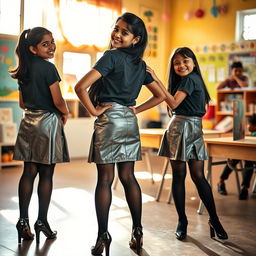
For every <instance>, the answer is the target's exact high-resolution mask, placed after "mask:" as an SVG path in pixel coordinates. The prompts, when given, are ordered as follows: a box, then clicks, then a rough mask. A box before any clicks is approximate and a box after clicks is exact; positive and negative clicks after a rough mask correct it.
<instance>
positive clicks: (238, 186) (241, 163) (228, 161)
mask: <svg viewBox="0 0 256 256" xmlns="http://www.w3.org/2000/svg"><path fill="white" fill-rule="evenodd" d="M231 162H232V161H231V159H227V165H228V167H229V168H230V169H231V170H233V171H234V172H235V175H236V184H237V190H238V194H240V190H241V189H240V187H241V186H240V179H239V175H238V172H240V171H244V170H245V169H246V168H245V167H244V161H242V160H241V161H239V165H240V168H236V166H233V165H232V164H231ZM255 167H256V166H255V164H254V166H253V167H252V168H253V169H254V173H255V172H256V168H255ZM249 169H251V168H247V170H249ZM255 190H256V177H255V179H254V184H253V186H252V192H253V193H254V191H255Z"/></svg>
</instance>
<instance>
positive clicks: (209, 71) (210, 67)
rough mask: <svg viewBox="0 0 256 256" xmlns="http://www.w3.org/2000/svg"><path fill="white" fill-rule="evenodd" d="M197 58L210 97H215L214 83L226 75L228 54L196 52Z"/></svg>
mask: <svg viewBox="0 0 256 256" xmlns="http://www.w3.org/2000/svg"><path fill="white" fill-rule="evenodd" d="M197 60H198V63H199V66H200V69H201V72H202V76H203V79H204V82H205V84H206V86H207V89H208V91H209V93H210V95H211V98H212V99H216V98H217V91H216V85H217V84H218V83H219V82H221V81H223V80H224V79H225V78H226V77H227V75H228V73H227V60H228V54H227V53H224V52H220V53H204V54H197Z"/></svg>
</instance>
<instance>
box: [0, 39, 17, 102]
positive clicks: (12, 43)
mask: <svg viewBox="0 0 256 256" xmlns="http://www.w3.org/2000/svg"><path fill="white" fill-rule="evenodd" d="M16 44H17V42H16V40H1V41H0V79H1V83H0V100H1V99H6V98H7V99H8V98H10V99H12V98H15V99H18V85H17V81H16V80H14V79H12V78H11V76H10V74H9V72H8V70H9V69H12V68H14V67H15V66H16V58H15V54H14V51H15V48H16Z"/></svg>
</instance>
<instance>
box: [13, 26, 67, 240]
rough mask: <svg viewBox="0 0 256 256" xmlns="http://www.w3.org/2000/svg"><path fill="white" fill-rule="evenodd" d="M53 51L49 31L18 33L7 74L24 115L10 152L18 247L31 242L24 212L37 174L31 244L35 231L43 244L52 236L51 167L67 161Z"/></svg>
mask: <svg viewBox="0 0 256 256" xmlns="http://www.w3.org/2000/svg"><path fill="white" fill-rule="evenodd" d="M55 50H56V45H55V42H54V39H53V37H52V33H51V32H50V31H49V30H47V29H45V28H43V27H35V28H33V29H28V30H24V31H23V32H22V34H21V35H20V38H19V42H18V45H17V48H16V54H17V56H18V60H19V64H18V67H17V68H16V69H14V70H13V71H10V73H11V76H12V78H14V79H17V80H18V84H19V104H20V107H21V108H23V109H24V110H25V115H24V117H23V119H22V121H21V124H20V128H19V132H18V137H17V141H16V144H15V148H14V159H15V160H21V161H24V170H23V174H22V176H21V179H20V182H19V208H20V218H19V221H18V223H17V225H16V227H17V230H18V242H19V243H20V242H21V238H23V239H26V240H32V239H33V238H34V235H33V234H32V233H31V231H30V226H29V219H28V208H29V203H30V199H31V195H32V192H33V184H34V180H35V177H36V176H37V174H39V183H38V190H37V191H38V199H39V211H38V218H37V221H36V223H35V225H34V228H35V232H36V240H37V242H38V243H39V235H40V232H41V231H42V232H43V233H44V234H45V236H46V237H47V238H49V239H52V238H55V237H56V234H57V232H56V231H54V232H53V231H52V230H51V228H50V226H49V224H48V221H47V212H48V207H49V203H50V199H51V193H52V177H53V172H54V167H55V164H56V163H61V162H68V161H69V154H68V149H67V144H66V139H65V135H64V131H63V125H64V124H65V123H66V121H67V117H68V109H67V106H66V103H65V101H64V99H63V98H62V95H61V91H60V86H59V81H60V77H59V74H58V72H57V70H56V68H55V66H54V65H53V64H52V63H50V62H49V61H48V59H50V58H53V56H54V52H55Z"/></svg>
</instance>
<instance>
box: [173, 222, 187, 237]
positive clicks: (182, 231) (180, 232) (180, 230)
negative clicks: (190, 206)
mask: <svg viewBox="0 0 256 256" xmlns="http://www.w3.org/2000/svg"><path fill="white" fill-rule="evenodd" d="M187 226H188V221H187V220H186V221H179V222H178V226H177V228H176V231H175V235H176V238H177V239H178V240H184V239H185V238H186V237H187Z"/></svg>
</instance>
